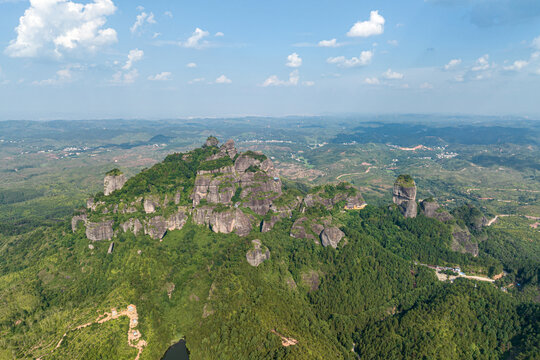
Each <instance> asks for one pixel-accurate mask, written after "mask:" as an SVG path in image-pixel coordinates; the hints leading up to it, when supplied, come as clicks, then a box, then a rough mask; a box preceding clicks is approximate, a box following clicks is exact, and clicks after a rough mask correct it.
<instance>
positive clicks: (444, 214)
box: [420, 199, 453, 222]
mask: <svg viewBox="0 0 540 360" xmlns="http://www.w3.org/2000/svg"><path fill="white" fill-rule="evenodd" d="M420 209H421V210H422V213H423V214H424V216H426V217H429V218H433V219H437V220H439V221H443V222H445V221H449V220H452V219H453V217H452V215H450V213H448V211H445V210H441V209H440V207H439V204H437V202H435V201H434V200H432V199H426V200H423V201H422V202H421V203H420Z"/></svg>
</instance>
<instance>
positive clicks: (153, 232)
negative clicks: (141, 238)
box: [144, 216, 167, 240]
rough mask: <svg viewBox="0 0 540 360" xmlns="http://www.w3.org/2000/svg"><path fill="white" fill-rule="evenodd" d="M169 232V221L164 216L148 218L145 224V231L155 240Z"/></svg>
mask: <svg viewBox="0 0 540 360" xmlns="http://www.w3.org/2000/svg"><path fill="white" fill-rule="evenodd" d="M166 232H167V221H166V220H165V218H164V217H163V216H156V217H153V218H151V219H150V220H148V221H147V222H146V224H145V226H144V233H145V234H146V235H150V237H151V238H152V239H154V240H161V239H163V236H165V233H166Z"/></svg>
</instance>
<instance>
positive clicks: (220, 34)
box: [214, 31, 225, 37]
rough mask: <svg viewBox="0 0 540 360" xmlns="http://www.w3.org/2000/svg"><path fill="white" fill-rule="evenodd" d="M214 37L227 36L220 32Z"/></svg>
mask: <svg viewBox="0 0 540 360" xmlns="http://www.w3.org/2000/svg"><path fill="white" fill-rule="evenodd" d="M214 36H215V37H222V36H225V34H224V33H222V32H221V31H218V32H217V33H216V34H215V35H214Z"/></svg>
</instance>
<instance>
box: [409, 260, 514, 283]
mask: <svg viewBox="0 0 540 360" xmlns="http://www.w3.org/2000/svg"><path fill="white" fill-rule="evenodd" d="M415 265H422V266H425V267H428V268H430V269H433V270H435V274H436V275H437V279H439V281H447V280H450V281H454V280H455V279H457V278H458V277H461V278H465V279H470V280H478V281H486V282H490V283H494V282H495V280H493V279H490V278H488V277H484V276H477V275H465V274H464V273H462V272H460V273H458V274H457V275H447V274H444V273H443V271H446V270H452V269H451V268H449V267H445V266H435V265H427V264H422V263H417V262H415ZM502 275H503V276H504V275H505V273H503V274H502ZM501 277H502V276H499V277H498V278H499V279H500V278H501Z"/></svg>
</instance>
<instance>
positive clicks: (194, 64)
mask: <svg viewBox="0 0 540 360" xmlns="http://www.w3.org/2000/svg"><path fill="white" fill-rule="evenodd" d="M186 67H188V68H191V69H193V68H196V67H197V63H194V62H190V63H188V64H186Z"/></svg>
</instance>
